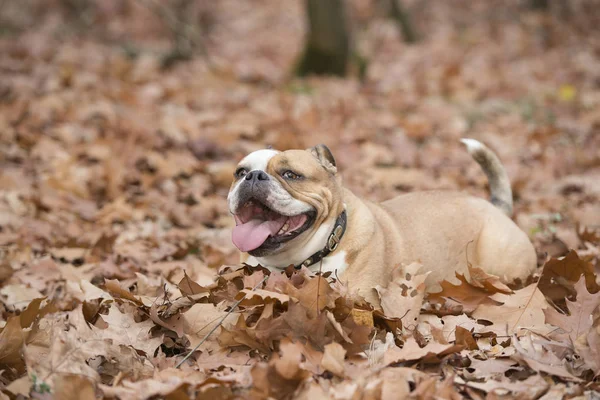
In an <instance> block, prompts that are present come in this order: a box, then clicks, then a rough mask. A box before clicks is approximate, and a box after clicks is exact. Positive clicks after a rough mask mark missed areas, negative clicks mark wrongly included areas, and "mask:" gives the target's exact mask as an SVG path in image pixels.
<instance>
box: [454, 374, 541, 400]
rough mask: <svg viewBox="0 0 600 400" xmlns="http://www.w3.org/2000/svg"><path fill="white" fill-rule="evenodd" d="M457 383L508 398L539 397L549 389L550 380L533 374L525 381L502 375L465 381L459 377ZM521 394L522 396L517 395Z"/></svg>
mask: <svg viewBox="0 0 600 400" xmlns="http://www.w3.org/2000/svg"><path fill="white" fill-rule="evenodd" d="M457 383H458V384H462V385H467V386H468V387H472V388H475V389H479V390H482V391H484V392H485V393H491V394H494V395H497V396H508V395H509V394H512V397H506V398H524V399H537V398H538V397H539V396H540V395H541V394H543V393H545V392H546V391H547V390H548V386H549V385H548V382H546V380H545V379H544V378H542V377H541V376H540V375H532V376H530V377H528V378H527V379H525V380H523V381H511V380H510V379H508V378H505V377H502V378H501V379H500V380H491V379H486V380H485V381H484V382H477V381H468V382H464V381H462V380H461V379H460V378H457ZM517 395H520V397H517ZM489 398H491V399H492V398H498V397H489Z"/></svg>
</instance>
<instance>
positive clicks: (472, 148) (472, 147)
mask: <svg viewBox="0 0 600 400" xmlns="http://www.w3.org/2000/svg"><path fill="white" fill-rule="evenodd" d="M460 141H461V143H462V144H464V145H465V146H467V151H468V152H469V154H473V153H476V152H478V151H479V150H481V149H482V148H483V144H482V143H481V142H480V141H478V140H475V139H460Z"/></svg>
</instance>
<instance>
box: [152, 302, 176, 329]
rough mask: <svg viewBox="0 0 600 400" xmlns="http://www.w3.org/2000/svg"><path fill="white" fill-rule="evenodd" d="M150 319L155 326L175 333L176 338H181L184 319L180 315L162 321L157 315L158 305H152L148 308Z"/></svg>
mask: <svg viewBox="0 0 600 400" xmlns="http://www.w3.org/2000/svg"><path fill="white" fill-rule="evenodd" d="M150 319H151V320H152V321H153V322H154V323H155V324H157V325H160V326H162V327H163V328H165V329H168V330H171V331H173V332H175V334H176V335H177V337H182V336H183V331H184V330H183V327H184V319H183V316H182V315H181V314H176V315H172V316H170V317H167V318H164V319H163V318H162V317H161V316H160V315H158V305H156V303H154V304H152V306H151V307H150Z"/></svg>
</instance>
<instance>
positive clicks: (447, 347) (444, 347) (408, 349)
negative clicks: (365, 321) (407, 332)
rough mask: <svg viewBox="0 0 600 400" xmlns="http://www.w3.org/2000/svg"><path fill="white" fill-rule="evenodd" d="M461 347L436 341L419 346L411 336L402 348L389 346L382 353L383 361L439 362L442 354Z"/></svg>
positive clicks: (391, 362) (444, 354)
mask: <svg viewBox="0 0 600 400" xmlns="http://www.w3.org/2000/svg"><path fill="white" fill-rule="evenodd" d="M463 348H464V347H463V346H458V345H452V344H441V343H436V342H430V343H428V344H427V345H426V346H425V347H419V344H418V343H417V341H416V340H415V338H413V337H412V336H411V337H409V338H408V339H407V340H406V342H405V343H404V346H403V347H402V348H399V347H397V346H392V347H390V348H389V349H388V351H387V352H386V353H385V354H384V356H383V361H384V363H385V364H386V365H389V364H393V363H398V362H404V361H416V360H421V361H424V362H426V363H430V362H433V363H435V362H439V360H440V359H442V358H443V357H444V356H447V355H448V354H452V353H456V352H458V351H461V350H462V349H463Z"/></svg>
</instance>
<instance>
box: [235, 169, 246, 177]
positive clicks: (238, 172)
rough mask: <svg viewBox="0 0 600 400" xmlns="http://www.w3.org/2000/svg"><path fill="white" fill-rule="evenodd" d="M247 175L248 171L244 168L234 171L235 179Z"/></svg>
mask: <svg viewBox="0 0 600 400" xmlns="http://www.w3.org/2000/svg"><path fill="white" fill-rule="evenodd" d="M247 173H248V170H247V169H246V168H238V169H237V170H236V171H235V174H234V175H235V177H236V178H242V177H244V176H246V174H247Z"/></svg>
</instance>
